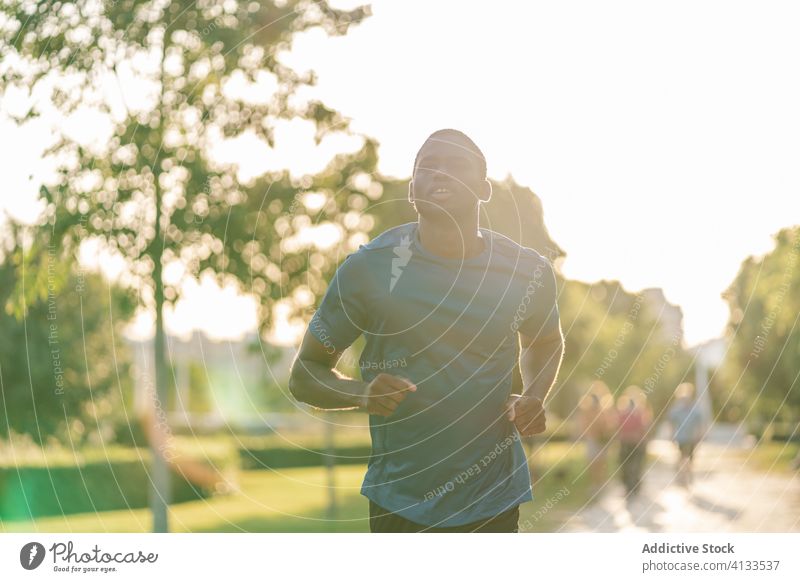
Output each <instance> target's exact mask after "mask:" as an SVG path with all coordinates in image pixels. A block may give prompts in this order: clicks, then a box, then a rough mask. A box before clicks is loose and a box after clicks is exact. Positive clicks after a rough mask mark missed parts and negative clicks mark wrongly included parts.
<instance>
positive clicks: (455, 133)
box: [411, 128, 486, 178]
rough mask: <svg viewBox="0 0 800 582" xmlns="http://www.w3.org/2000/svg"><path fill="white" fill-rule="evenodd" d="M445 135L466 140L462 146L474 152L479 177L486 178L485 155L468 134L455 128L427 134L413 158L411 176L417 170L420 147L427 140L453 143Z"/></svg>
mask: <svg viewBox="0 0 800 582" xmlns="http://www.w3.org/2000/svg"><path fill="white" fill-rule="evenodd" d="M447 136H450V137H451V138H452V137H456V138H458V139H460V140H462V141H464V142H466V144H465V146H464V148H465V149H467V150H468V151H469V152H470V153H472V154H474V155H475V157H476V158H477V161H478V167H479V169H480V173H481V177H482V178H486V157H485V156H484V155H483V152H482V151H481V148H479V147H478V146H477V145H476V144H475V142H474V141H472V140H471V139H470V138H469V136H468V135H467V134H466V133H464V132H463V131H459V130H457V129H450V128H446V129H439V130H437V131H434V132H433V133H432V134H430V135H429V136H428V139H426V140H425V143H423V144H422V147H421V148H419V151H418V152H417V157H415V158H414V168H413V170H412V173H411V175H412V176H413V175H414V173H415V172H416V171H417V163H418V162H419V154H420V152H422V148H424V147H425V144H427V143H428V142H429V141H446V142H448V143H453V141H452V140H448V139H445V138H446V137H447Z"/></svg>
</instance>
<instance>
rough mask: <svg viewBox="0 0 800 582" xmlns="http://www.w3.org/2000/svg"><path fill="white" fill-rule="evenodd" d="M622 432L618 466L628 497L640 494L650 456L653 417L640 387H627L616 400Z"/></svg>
mask: <svg viewBox="0 0 800 582" xmlns="http://www.w3.org/2000/svg"><path fill="white" fill-rule="evenodd" d="M617 418H618V422H619V428H618V429H617V433H618V435H619V466H620V474H621V477H622V484H623V485H624V486H625V493H626V495H627V496H628V497H635V496H636V495H638V494H639V487H640V485H641V481H642V468H643V466H644V458H645V454H646V452H647V436H648V434H649V431H650V426H651V424H652V420H653V413H652V411H651V409H650V405H649V404H648V403H647V396H646V395H645V393H644V392H643V391H642V389H641V388H639V387H638V386H628V387H627V388H626V389H625V391H624V392H623V393H622V395H621V396H620V397H619V398H618V399H617Z"/></svg>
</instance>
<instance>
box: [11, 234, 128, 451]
mask: <svg viewBox="0 0 800 582" xmlns="http://www.w3.org/2000/svg"><path fill="white" fill-rule="evenodd" d="M11 230H13V231H14V232H20V229H19V227H17V226H15V225H11V226H10V229H9V231H11ZM6 251H7V252H6V253H4V254H5V257H4V258H3V259H2V262H0V306H6V305H7V302H8V299H9V296H10V294H11V292H12V290H13V289H14V288H15V287H17V285H18V284H20V282H19V281H18V280H17V277H18V276H22V275H24V276H25V277H26V279H27V281H26V284H27V285H34V284H35V282H34V279H35V278H36V277H44V279H45V288H46V289H47V290H48V292H47V294H46V295H45V296H44V297H41V298H37V299H36V300H34V301H32V302H31V304H30V305H28V306H27V307H26V309H25V313H23V314H21V315H22V317H17V316H16V315H15V314H13V313H10V312H9V311H10V310H9V311H7V310H6V309H2V310H0V434H14V433H16V434H23V435H27V436H29V437H31V438H32V440H33V441H34V442H36V443H38V444H40V445H43V444H47V443H48V442H49V441H50V440H51V439H57V440H58V441H60V442H69V443H70V444H71V445H72V446H74V447H80V445H81V444H83V443H85V442H87V441H95V442H96V441H97V440H98V439H105V438H109V437H110V436H111V434H110V432H111V431H112V430H113V428H112V426H113V423H114V421H116V420H117V418H116V416H117V415H118V414H119V403H120V402H122V399H123V393H125V392H127V391H129V390H130V389H131V386H130V381H129V378H128V375H127V370H128V366H129V358H128V353H127V351H126V349H125V346H124V345H123V342H122V341H121V336H120V331H121V330H120V323H121V322H122V321H125V320H126V319H127V318H128V317H130V315H131V313H132V312H133V308H134V298H133V297H132V296H131V295H130V293H128V292H126V291H125V290H123V289H120V288H119V287H115V286H111V285H109V284H108V282H106V281H104V280H103V279H102V277H100V276H99V275H98V274H97V273H84V272H76V271H74V270H73V269H71V268H70V265H66V266H65V265H62V264H58V262H57V261H56V258H55V257H52V256H50V255H48V254H44V255H43V256H41V258H43V259H44V261H45V262H44V264H41V265H35V264H28V265H26V268H24V269H23V268H21V267H22V265H20V264H19V261H20V260H21V259H22V253H21V252H20V251H19V249H18V248H17V249H14V248H8V249H6ZM62 281H63V282H62ZM55 288H60V289H61V291H60V293H58V294H56V293H54V292H51V291H52V290H54V289H55ZM112 314H113V316H112ZM97 362H102V364H100V365H98V364H97ZM90 363H91V364H90Z"/></svg>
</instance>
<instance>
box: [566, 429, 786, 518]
mask: <svg viewBox="0 0 800 582" xmlns="http://www.w3.org/2000/svg"><path fill="white" fill-rule="evenodd" d="M748 451H749V449H748V443H747V441H746V440H745V439H743V438H742V436H741V435H740V434H739V433H738V431H737V430H736V429H735V427H730V426H720V427H714V428H713V429H712V431H711V432H710V433H709V436H708V437H707V439H706V441H705V442H703V443H702V444H701V445H700V448H699V450H698V454H697V457H696V458H695V478H694V482H693V483H692V485H691V486H690V487H689V488H686V487H683V486H681V485H680V484H679V483H677V482H676V480H675V468H674V467H675V460H676V459H677V452H676V451H675V448H674V445H673V444H672V443H671V442H669V441H668V440H665V439H657V440H653V441H651V443H650V446H649V448H648V452H649V453H650V455H651V456H653V457H655V461H654V462H653V464H652V465H650V467H649V468H648V469H647V473H646V476H645V479H644V486H643V491H642V493H641V495H639V496H638V497H637V498H634V499H632V500H626V499H625V492H624V490H623V488H622V487H621V485H620V484H619V483H618V481H616V482H613V483H610V484H609V485H608V486H607V487H605V488H604V490H603V492H602V493H601V494H600V495H598V496H597V497H596V498H595V500H594V502H593V503H591V504H589V505H587V506H585V507H583V508H582V509H580V510H578V511H577V512H576V513H574V514H565V515H563V516H559V517H561V519H562V520H563V525H562V527H561V529H560V530H558V531H569V532H587V531H598V532H624V531H637V532H642V531H647V532H709V531H713V532H728V531H730V532H800V473H799V472H794V473H779V472H777V471H767V472H755V471H754V470H753V469H751V468H744V467H743V464H742V458H743V457H746V456H747V455H748Z"/></svg>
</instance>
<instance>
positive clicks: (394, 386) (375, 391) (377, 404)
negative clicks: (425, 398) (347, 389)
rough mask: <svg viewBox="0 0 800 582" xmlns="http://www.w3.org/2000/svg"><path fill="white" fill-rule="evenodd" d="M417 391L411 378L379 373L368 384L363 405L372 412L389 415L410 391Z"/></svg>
mask: <svg viewBox="0 0 800 582" xmlns="http://www.w3.org/2000/svg"><path fill="white" fill-rule="evenodd" d="M416 391H417V387H416V386H414V384H413V383H412V382H411V381H410V380H406V379H405V378H401V377H400V376H392V375H391V374H378V375H377V376H375V379H374V380H372V382H370V383H369V384H368V385H367V390H366V394H364V396H363V397H362V406H363V407H364V408H366V409H367V411H369V413H370V414H378V415H380V416H389V415H390V414H392V413H393V412H394V410H395V408H397V406H398V405H399V404H400V403H401V402H402V401H403V400H405V399H406V396H408V393H409V392H416Z"/></svg>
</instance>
